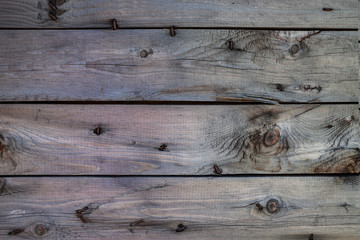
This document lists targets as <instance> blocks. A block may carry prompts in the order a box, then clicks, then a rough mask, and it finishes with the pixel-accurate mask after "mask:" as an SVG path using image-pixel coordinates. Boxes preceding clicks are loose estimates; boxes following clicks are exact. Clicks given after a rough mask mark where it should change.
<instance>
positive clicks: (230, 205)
mask: <svg viewBox="0 0 360 240" xmlns="http://www.w3.org/2000/svg"><path fill="white" fill-rule="evenodd" d="M359 184H360V177H359V176H358V175H357V176H346V177H345V176H344V177H243V178H235V177H229V178H159V177H153V178H143V177H127V178H89V177H77V178H71V177H66V178H54V177H46V178H41V177H40V178H39V177H32V178H5V179H1V183H0V186H1V187H0V199H1V201H0V212H1V215H0V238H1V239H4V240H5V239H14V238H16V237H18V238H19V239H20V238H21V239H38V237H39V236H42V237H43V238H42V239H62V240H64V239H72V240H74V239H166V240H167V239H219V238H221V239H270V240H275V239H276V240H279V239H280V240H285V239H286V240H289V239H290V240H304V239H306V240H307V239H310V238H309V237H310V234H313V238H314V239H316V240H325V239H326V240H328V239H332V240H335V239H339V240H340V239H341V240H343V239H347V240H356V239H359V221H360V187H359V186H360V185H359ZM273 199H276V200H277V201H278V205H277V207H275V208H270V207H269V208H267V207H266V205H267V202H268V201H272V202H273V203H276V201H273ZM257 203H259V204H260V205H261V206H262V207H263V210H259V208H258V207H257V206H256V204H257ZM86 207H88V209H86ZM84 208H85V209H84ZM79 209H83V211H82V212H81V213H80V214H79V215H78V216H76V213H75V211H76V210H79ZM81 219H82V220H81ZM141 220H142V221H141ZM179 224H183V225H184V226H186V227H187V228H186V229H184V230H183V231H180V232H176V229H178V225H179ZM16 229H20V230H24V231H23V232H21V233H19V234H17V235H16V236H9V235H8V233H9V232H12V231H13V230H16Z"/></svg>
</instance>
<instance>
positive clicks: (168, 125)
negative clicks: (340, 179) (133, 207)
mask: <svg viewBox="0 0 360 240" xmlns="http://www.w3.org/2000/svg"><path fill="white" fill-rule="evenodd" d="M359 118H360V117H359V111H358V105H357V104H352V105H309V104H307V105H286V106H282V105H281V106H278V105H42V104H40V105H33V104H25V105H21V104H16V105H14V104H1V105H0V143H1V144H0V150H1V155H0V156H1V161H0V174H1V175H6V174H10V175H12V174H15V175H16V174H60V175H61V174H95V175H97V174H111V175H116V174H120V175H143V174H145V175H158V174H160V175H190V174H193V175H203V174H206V175H207V174H215V173H214V170H215V168H216V167H214V165H217V166H218V167H219V168H220V169H222V174H242V173H260V174H264V173H265V174H272V173H289V174H291V173H353V172H356V173H358V172H360V122H359ZM220 169H219V170H218V173H219V172H220V171H221V170H220Z"/></svg>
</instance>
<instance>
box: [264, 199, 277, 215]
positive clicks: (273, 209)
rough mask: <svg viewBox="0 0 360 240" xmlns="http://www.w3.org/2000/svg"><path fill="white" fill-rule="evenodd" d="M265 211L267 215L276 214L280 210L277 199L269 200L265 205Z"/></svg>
mask: <svg viewBox="0 0 360 240" xmlns="http://www.w3.org/2000/svg"><path fill="white" fill-rule="evenodd" d="M266 209H267V211H268V212H269V213H277V212H278V211H279V210H280V206H279V201H278V200H277V199H270V200H269V201H268V202H267V203H266Z"/></svg>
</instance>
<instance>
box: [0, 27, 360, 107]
mask: <svg viewBox="0 0 360 240" xmlns="http://www.w3.org/2000/svg"><path fill="white" fill-rule="evenodd" d="M230 41H232V43H231V42H230ZM0 42H1V43H3V44H1V45H0V83H1V88H0V101H53V100H57V101H67V100H75V101H86V100H102V101H113V100H115V101H127V100H137V101H139V100H160V101H162V100H165V101H178V100H185V101H245V102H249V101H251V102H265V103H278V102H357V101H358V96H359V83H358V69H359V67H358V43H357V33H356V32H355V31H353V32H352V31H333V32H332V31H330V32H329V31H323V32H319V31H261V30H257V31H254V30H183V29H182V30H176V36H175V37H171V36H170V35H169V30H167V29H157V30H119V31H112V30H68V31H56V30H46V31H40V30H36V31H32V30H23V31H12V30H2V31H1V34H0ZM230 45H232V48H233V49H232V50H230V49H229V48H230ZM145 51H146V52H145ZM141 56H142V57H141ZM144 57H145V58H144Z"/></svg>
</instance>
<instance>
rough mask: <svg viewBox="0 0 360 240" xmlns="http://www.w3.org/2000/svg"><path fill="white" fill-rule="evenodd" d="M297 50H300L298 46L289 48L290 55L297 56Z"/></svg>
mask: <svg viewBox="0 0 360 240" xmlns="http://www.w3.org/2000/svg"><path fill="white" fill-rule="evenodd" d="M299 50H300V46H299V45H298V44H294V45H292V47H291V48H290V52H291V54H297V53H298V52H299Z"/></svg>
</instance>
